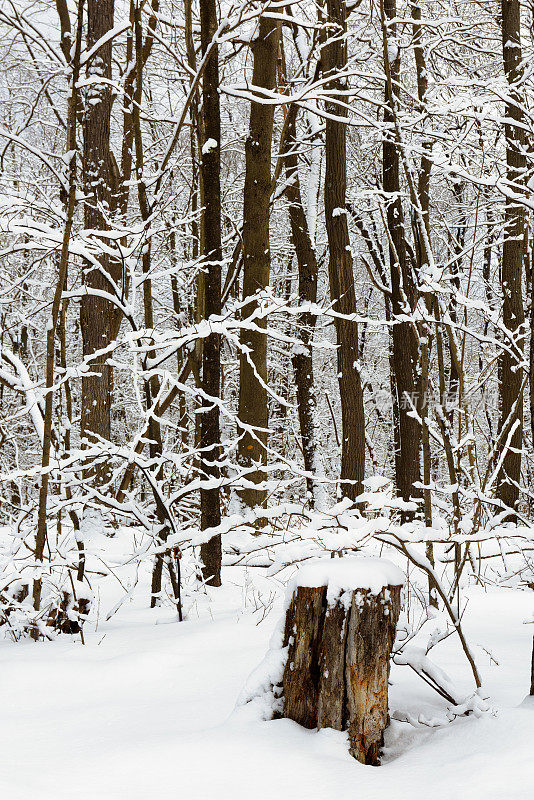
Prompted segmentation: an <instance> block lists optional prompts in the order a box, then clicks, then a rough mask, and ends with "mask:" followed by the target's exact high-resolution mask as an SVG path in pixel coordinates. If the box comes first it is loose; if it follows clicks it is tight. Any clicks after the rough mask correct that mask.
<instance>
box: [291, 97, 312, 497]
mask: <svg viewBox="0 0 534 800" xmlns="http://www.w3.org/2000/svg"><path fill="white" fill-rule="evenodd" d="M296 117H297V106H291V108H290V110H289V112H288V118H287V120H286V126H287V150H286V155H285V169H286V178H287V186H286V197H287V199H288V201H289V221H290V224H291V238H292V241H293V247H294V248H295V255H296V257H297V264H298V271H299V279H298V293H299V301H300V302H301V303H316V302H317V258H316V255H315V250H314V247H313V245H312V241H311V236H310V232H309V230H308V221H307V219H306V214H305V212H304V207H303V205H302V195H301V191H300V181H299V173H298V155H297V144H296V130H295V128H296ZM315 322H316V316H315V314H311V313H310V312H309V311H303V312H302V313H301V314H299V316H298V320H297V324H298V326H299V327H298V337H299V339H300V342H301V344H300V345H299V347H298V348H297V349H296V352H295V353H294V354H293V358H292V361H293V371H294V373H295V384H296V389H297V406H298V415H299V424H300V437H301V440H302V453H303V457H304V469H305V470H306V472H308V473H311V475H315V472H316V469H317V466H316V461H315V453H316V438H315V425H314V413H315V391H314V379H313V351H312V340H313V331H314V328H315ZM306 485H307V489H308V498H309V502H310V506H311V507H313V506H314V503H315V490H314V479H313V477H307V478H306Z"/></svg>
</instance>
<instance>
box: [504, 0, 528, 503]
mask: <svg viewBox="0 0 534 800" xmlns="http://www.w3.org/2000/svg"><path fill="white" fill-rule="evenodd" d="M501 12H502V46H503V61H504V72H505V75H506V80H507V82H508V86H509V92H510V102H508V103H506V109H505V117H506V119H507V122H506V123H505V125H504V135H505V138H506V177H507V180H508V181H510V182H513V183H515V186H514V189H513V190H514V192H516V193H517V192H518V186H517V184H521V183H522V182H523V180H524V177H525V169H526V158H525V153H524V151H523V149H522V147H523V141H524V134H523V132H522V130H521V127H520V125H521V123H522V121H523V110H522V107H521V102H522V98H521V95H520V90H519V87H518V84H519V81H520V78H521V72H522V67H521V58H522V56H521V32H520V25H521V7H520V3H519V0H502V3H501ZM525 228H526V212H525V208H524V207H523V206H521V205H519V204H518V203H517V202H515V201H514V200H511V199H508V198H507V200H506V206H505V238H504V244H503V251H502V290H503V311H502V318H503V323H504V325H505V326H506V328H507V330H508V331H509V332H510V334H511V335H512V336H514V337H517V335H518V333H521V332H522V327H523V325H524V321H525V316H524V308H523V293H522V279H523V262H524V260H525V257H526V251H525V238H526V235H525V234H526V232H525ZM506 344H507V345H508V348H510V349H511V350H512V352H511V353H510V352H509V350H508V349H503V351H502V354H501V356H500V358H499V375H500V422H499V433H498V437H499V450H500V451H502V450H503V448H504V447H506V440H507V438H508V434H509V433H510V431H511V429H512V427H513V426H514V425H515V431H514V433H513V435H512V438H511V441H510V447H509V449H508V451H507V452H506V454H505V455H504V459H503V463H502V468H501V470H500V473H499V477H498V485H497V497H498V498H499V500H501V502H502V503H504V504H505V505H506V506H508V507H509V508H515V507H516V506H517V502H518V499H519V483H520V480H521V446H522V441H523V396H522V379H523V376H522V371H521V370H520V369H518V365H519V363H520V362H521V361H522V359H523V349H524V347H523V340H522V339H520V340H519V341H516V342H515V343H514V344H512V343H511V342H510V341H509V340H508V341H507V342H506Z"/></svg>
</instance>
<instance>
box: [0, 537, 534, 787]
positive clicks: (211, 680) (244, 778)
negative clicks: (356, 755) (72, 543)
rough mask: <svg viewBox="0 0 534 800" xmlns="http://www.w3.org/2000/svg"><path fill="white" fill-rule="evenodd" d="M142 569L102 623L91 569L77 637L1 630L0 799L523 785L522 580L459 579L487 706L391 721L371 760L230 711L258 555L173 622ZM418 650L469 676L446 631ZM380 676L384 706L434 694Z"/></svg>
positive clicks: (341, 741) (112, 592)
mask: <svg viewBox="0 0 534 800" xmlns="http://www.w3.org/2000/svg"><path fill="white" fill-rule="evenodd" d="M98 538H99V540H100V541H99V542H98V543H97V542H93V545H95V552H96V550H97V549H98V550H99V552H101V549H100V547H101V545H102V543H103V541H104V543H105V544H106V546H107V548H108V557H109V563H110V564H113V556H114V554H115V556H116V562H117V563H118V562H119V561H120V553H121V552H122V553H124V549H123V548H122V545H121V538H122V534H121V535H117V536H116V537H114V538H113V539H109V538H106V537H98ZM143 569H144V572H143V573H142V575H141V580H140V581H139V584H138V586H137V589H136V591H135V592H134V593H133V596H132V598H131V599H130V600H129V601H128V602H127V603H124V604H123V605H122V606H121V608H120V609H119V610H118V611H117V613H116V614H115V615H114V616H112V617H111V619H110V620H109V621H107V622H106V621H104V620H105V617H106V614H107V612H109V610H110V609H111V608H112V607H113V605H114V604H115V603H117V600H118V599H119V598H120V596H121V595H123V594H124V591H123V590H122V589H121V588H120V586H119V585H118V584H117V582H116V581H115V580H114V579H112V578H111V577H110V578H104V579H101V585H100V586H99V588H98V591H97V598H98V603H97V605H99V607H100V615H99V616H100V619H99V622H98V626H97V628H96V630H95V625H94V624H93V625H90V624H87V625H86V627H85V637H86V644H85V646H82V645H81V643H80V642H79V641H73V640H72V639H71V638H70V637H66V636H63V637H60V638H59V639H57V640H56V641H54V642H47V643H41V644H37V645H36V644H34V643H31V642H29V641H28V642H27V641H24V642H19V643H12V642H8V641H2V642H1V643H0V675H1V680H0V708H1V714H2V758H1V761H0V796H1V797H5V798H9V799H10V800H28V798H30V797H32V798H39V800H73V798H79V799H80V800H94V799H95V798H99V800H108V798H109V800H115V798H120V799H121V800H137V798H143V800H147V798H156V799H157V800H171V798H172V800H176V799H177V798H200V800H204V799H206V800H207V798H210V797H213V796H216V797H217V798H220V800H226V798H232V800H238V799H239V798H253V800H264V798H265V799H267V798H304V797H305V798H322V799H324V800H334V799H335V800H338V798H354V799H355V800H375V798H376V800H378V798H390V799H391V800H404V798H406V799H407V798H410V800H419V799H421V800H423V798H424V799H425V800H428V798H431V800H441V799H442V798H462V800H478V798H481V799H482V798H484V800H497V798H499V799H500V798H502V800H514V799H517V800H520V799H521V800H529V798H531V797H532V786H533V783H534V781H533V778H534V766H533V760H532V743H533V741H534V702H532V701H531V700H525V699H524V698H525V695H526V693H527V691H528V684H529V666H530V648H531V643H532V625H526V624H525V621H526V620H528V619H531V618H532V601H531V597H530V594H529V593H528V592H521V591H513V590H509V589H491V590H488V591H483V590H482V589H480V588H478V587H473V588H471V589H469V590H468V595H467V596H468V598H469V603H468V606H467V610H466V613H465V617H464V621H465V629H466V631H467V633H468V635H469V639H470V642H471V644H472V646H473V649H474V650H475V653H476V656H477V660H478V663H479V666H480V669H481V671H482V674H483V677H484V694H485V696H487V697H488V698H489V702H490V703H491V706H492V709H493V711H492V712H490V713H487V714H485V715H484V716H483V717H481V718H479V719H477V718H474V717H468V718H462V719H458V720H456V721H455V722H453V723H451V724H449V725H447V726H444V727H441V728H428V727H420V728H414V727H412V726H411V725H409V724H407V723H404V722H399V721H395V720H393V721H392V724H391V726H390V728H389V729H388V731H387V734H386V747H385V753H384V759H383V761H384V763H383V766H381V767H379V768H376V767H365V766H362V765H361V764H358V763H357V762H355V761H354V760H353V759H352V758H351V757H350V756H349V755H348V753H347V745H346V738H345V735H344V734H341V733H338V732H334V731H321V732H319V733H318V732H315V731H307V730H304V729H302V728H300V727H299V726H297V725H296V724H294V723H292V722H290V721H288V720H277V721H272V722H260V721H258V720H256V719H253V718H251V715H250V714H247V713H246V709H241V710H240V711H239V712H238V713H236V712H235V711H234V708H235V703H236V699H237V697H238V695H239V693H240V691H241V689H242V687H243V685H244V683H245V681H246V679H247V676H248V675H249V673H250V672H251V671H252V670H253V669H254V668H255V667H256V666H257V665H258V664H259V663H260V662H261V660H262V658H263V656H264V654H265V652H266V650H267V648H268V643H269V639H270V636H271V633H272V630H273V627H274V625H275V624H276V622H277V620H278V618H279V616H280V613H281V608H282V600H283V594H284V592H283V588H282V587H281V586H279V582H276V581H274V580H272V579H271V580H268V579H266V578H265V577H261V574H260V573H261V572H262V570H259V569H251V570H249V571H248V572H247V573H245V570H244V569H241V568H227V569H226V570H225V571H224V574H223V579H224V582H225V585H224V586H223V588H221V589H217V590H210V596H209V597H207V596H204V597H202V598H201V600H200V602H198V603H196V604H194V605H193V606H192V607H191V608H190V611H189V614H188V619H187V620H186V621H184V622H183V623H181V624H179V623H177V622H176V621H175V617H174V616H173V614H172V612H171V610H170V609H165V608H160V609H155V610H152V611H151V610H149V609H148V608H147V597H148V581H149V567H148V565H147V566H146V568H143ZM122 577H123V578H124V575H123V576H122ZM277 587H278V588H277ZM273 593H275V595H273ZM271 601H272V602H271ZM264 604H266V605H267V607H268V613H267V614H266V615H265V608H264ZM76 638H78V637H76ZM482 648H485V649H486V650H487V651H490V652H491V655H492V656H493V658H494V659H495V660H496V661H497V662H498V663H495V662H494V661H493V660H492V658H490V655H489V654H488V652H486V650H484V649H482ZM431 655H432V658H433V660H434V661H436V662H437V663H438V664H439V665H440V666H441V667H442V668H443V669H445V671H446V672H448V673H449V675H450V677H451V678H452V679H453V681H454V682H455V683H456V684H457V685H458V686H459V687H462V688H465V692H466V694H468V693H469V692H470V691H471V690H472V683H471V680H470V674H469V671H468V668H467V667H466V664H465V662H464V659H463V657H462V655H461V652H460V651H459V649H458V645H457V642H456V641H455V640H454V637H452V636H451V637H449V638H448V639H446V640H445V641H444V642H442V643H441V644H440V645H438V646H437V647H436V648H435V649H434V650H433V651H432V654H431ZM391 681H392V686H391V691H390V711H391V712H394V711H396V710H397V711H401V712H408V713H410V714H412V715H414V716H418V715H419V714H424V715H425V716H426V717H432V716H434V717H436V716H440V715H442V714H443V710H444V708H445V703H444V702H443V701H441V699H440V698H439V697H438V695H436V694H435V693H433V692H432V691H431V690H430V689H429V688H427V687H426V685H425V684H424V683H423V682H422V681H421V680H420V679H419V678H418V677H417V676H416V675H415V674H414V673H413V672H412V671H411V670H410V669H408V668H407V667H399V666H393V669H392V674H391Z"/></svg>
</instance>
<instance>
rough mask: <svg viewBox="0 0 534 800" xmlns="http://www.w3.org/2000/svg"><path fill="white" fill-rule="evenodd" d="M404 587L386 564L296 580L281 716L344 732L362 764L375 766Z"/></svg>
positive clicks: (329, 565) (314, 568)
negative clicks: (346, 732)
mask: <svg viewBox="0 0 534 800" xmlns="http://www.w3.org/2000/svg"><path fill="white" fill-rule="evenodd" d="M366 576H367V577H366ZM403 583H404V576H403V574H402V572H401V571H400V570H399V569H397V567H395V566H394V565H393V564H391V563H390V562H388V561H385V560H384V559H372V558H343V559H336V560H333V559H328V560H321V561H316V562H313V563H311V564H310V565H307V566H305V567H304V568H303V569H301V570H300V572H299V574H298V575H297V578H296V580H295V582H294V584H293V587H292V594H291V599H290V602H289V606H288V608H287V612H286V618H285V631H284V647H287V648H288V654H287V661H286V665H285V668H284V675H283V679H282V687H283V716H284V717H287V718H288V719H292V720H294V721H295V722H298V723H299V724H300V725H303V726H304V727H305V728H334V729H336V730H346V731H348V736H349V743H350V753H351V755H352V756H354V758H356V759H357V760H358V761H360V762H361V763H362V764H374V765H377V764H379V763H380V748H381V747H382V742H383V735H384V730H385V728H386V725H387V719H388V677H389V668H390V655H391V650H392V648H393V643H394V641H395V634H396V625H397V620H398V617H399V612H400V591H401V587H402V584H403Z"/></svg>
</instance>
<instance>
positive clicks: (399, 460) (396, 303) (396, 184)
mask: <svg viewBox="0 0 534 800" xmlns="http://www.w3.org/2000/svg"><path fill="white" fill-rule="evenodd" d="M384 14H385V17H386V20H392V19H394V18H395V16H396V0H384ZM387 32H388V38H391V39H392V40H394V39H395V37H396V26H395V25H394V24H391V23H390V24H389V25H388V29H387ZM390 70H391V78H392V84H393V87H394V88H393V92H394V94H393V96H390V92H389V89H388V84H387V83H386V101H387V104H386V106H385V109H384V121H385V122H386V123H387V124H388V125H389V130H388V133H387V134H385V135H384V141H383V144H382V183H383V188H384V193H385V195H386V202H387V207H386V220H387V227H388V234H389V267H390V273H391V313H392V316H393V319H395V320H396V319H399V317H401V316H403V315H406V310H407V309H409V310H411V311H413V310H414V308H415V305H416V289H415V280H414V275H413V271H412V268H411V265H410V264H409V262H408V259H407V254H406V244H405V236H406V231H405V227H404V215H403V209H402V201H401V198H400V164H399V152H398V147H397V144H396V141H395V131H394V129H393V124H394V109H395V105H396V103H397V100H398V96H397V92H396V91H395V90H396V89H397V88H398V80H399V71H400V50H399V52H398V53H396V55H395V58H394V59H392V60H391V61H390ZM392 344H393V368H394V384H395V391H396V398H395V403H396V408H397V409H398V415H397V420H398V425H399V430H398V435H397V437H396V438H397V441H398V450H397V452H396V453H395V475H396V484H397V492H398V493H399V495H400V496H401V497H402V499H403V500H409V499H410V498H411V497H416V496H419V495H420V494H421V490H420V489H417V488H414V484H415V483H417V482H418V481H420V478H421V473H420V450H421V426H420V424H419V422H418V420H417V419H414V418H413V416H412V412H413V408H412V403H413V404H414V405H415V406H416V407H417V391H418V389H419V386H418V370H419V348H418V343H417V334H416V331H415V327H414V324H413V323H411V322H397V323H396V324H394V325H393V332H392Z"/></svg>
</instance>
